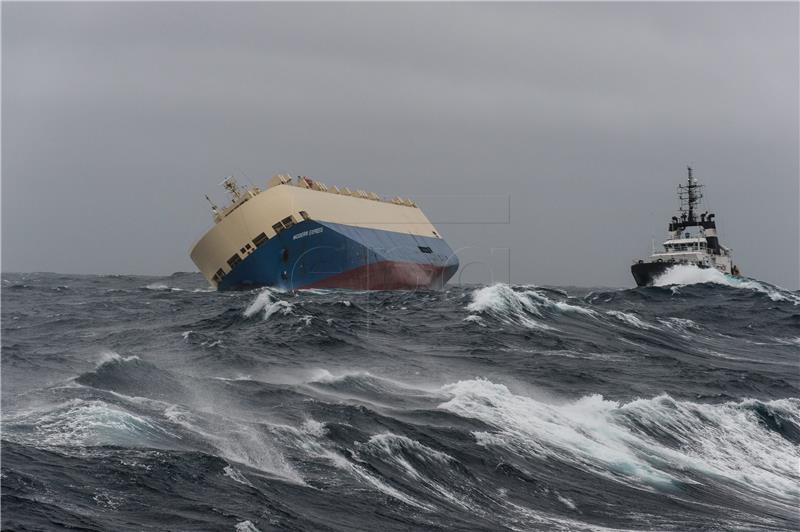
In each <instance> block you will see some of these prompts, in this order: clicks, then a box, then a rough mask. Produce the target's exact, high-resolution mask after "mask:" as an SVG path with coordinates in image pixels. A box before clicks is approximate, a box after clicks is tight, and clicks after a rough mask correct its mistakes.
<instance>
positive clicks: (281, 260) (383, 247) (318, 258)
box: [218, 220, 458, 290]
mask: <svg viewBox="0 0 800 532" xmlns="http://www.w3.org/2000/svg"><path fill="white" fill-rule="evenodd" d="M457 269H458V258H457V257H456V256H455V254H454V253H453V250H452V249H450V246H448V245H447V242H445V241H444V240H443V239H441V238H434V237H424V236H418V235H409V234H406V233H396V232H393V231H382V230H378V229H365V228H362V227H354V226H350V225H343V224H335V223H328V222H318V221H316V220H306V221H303V222H300V223H298V224H295V225H294V226H292V227H290V228H289V229H285V230H283V231H281V232H280V233H279V234H278V235H277V236H275V237H274V238H271V239H270V240H268V241H266V242H264V243H263V244H262V245H261V246H260V247H259V248H257V249H256V250H255V251H253V252H252V253H251V254H250V255H248V256H247V257H245V258H244V259H243V260H242V262H240V263H239V264H238V265H236V267H235V268H234V269H233V270H232V271H231V272H230V273H228V275H226V276H225V277H224V278H223V279H222V281H220V283H219V286H218V288H219V290H235V289H246V288H252V287H255V286H277V287H281V288H286V289H290V290H293V289H298V288H304V287H311V286H320V287H345V288H367V289H369V288H376V289H392V288H417V287H420V288H428V287H430V288H433V287H438V286H441V285H444V283H446V282H447V281H448V280H449V279H450V278H451V277H452V276H453V274H455V272H456V270H457Z"/></svg>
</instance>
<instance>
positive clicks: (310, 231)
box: [292, 227, 323, 240]
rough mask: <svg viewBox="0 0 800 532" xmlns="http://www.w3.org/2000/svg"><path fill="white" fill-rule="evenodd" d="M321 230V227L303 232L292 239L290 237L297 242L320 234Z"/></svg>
mask: <svg viewBox="0 0 800 532" xmlns="http://www.w3.org/2000/svg"><path fill="white" fill-rule="evenodd" d="M322 230H323V228H322V227H317V228H316V229H309V230H308V231H303V232H302V233H297V234H296V235H294V237H292V239H293V240H298V239H300V238H305V237H307V236H311V235H316V234H318V233H321V232H322Z"/></svg>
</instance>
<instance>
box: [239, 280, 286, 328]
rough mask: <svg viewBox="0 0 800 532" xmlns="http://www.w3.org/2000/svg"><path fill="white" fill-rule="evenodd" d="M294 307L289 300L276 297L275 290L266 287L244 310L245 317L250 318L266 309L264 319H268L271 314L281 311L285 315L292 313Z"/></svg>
mask: <svg viewBox="0 0 800 532" xmlns="http://www.w3.org/2000/svg"><path fill="white" fill-rule="evenodd" d="M293 308H294V307H293V306H292V304H291V303H289V302H288V301H284V300H282V299H276V298H275V297H274V296H273V290H272V289H270V288H265V289H263V290H262V291H261V292H259V294H258V295H257V296H256V298H255V300H253V302H252V303H250V305H248V307H247V308H246V309H245V311H244V317H245V318H249V317H251V316H253V315H254V314H256V313H258V312H260V311H262V310H263V311H264V319H265V320H268V319H269V317H270V316H272V315H273V314H275V313H278V312H280V313H281V314H283V315H284V316H286V315H289V314H291V313H292V309H293Z"/></svg>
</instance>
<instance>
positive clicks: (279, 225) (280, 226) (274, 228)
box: [272, 222, 283, 234]
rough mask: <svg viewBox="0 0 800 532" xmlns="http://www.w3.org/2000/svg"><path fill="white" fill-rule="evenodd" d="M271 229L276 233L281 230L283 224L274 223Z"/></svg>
mask: <svg viewBox="0 0 800 532" xmlns="http://www.w3.org/2000/svg"><path fill="white" fill-rule="evenodd" d="M272 230H273V231H275V233H276V234H277V233H280V232H281V231H283V224H282V223H280V222H278V223H276V224H275V225H273V226H272Z"/></svg>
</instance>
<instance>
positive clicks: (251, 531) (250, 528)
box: [236, 521, 261, 532]
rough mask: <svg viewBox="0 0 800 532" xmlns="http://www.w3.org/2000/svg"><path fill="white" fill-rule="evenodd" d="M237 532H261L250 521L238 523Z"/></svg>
mask: <svg viewBox="0 0 800 532" xmlns="http://www.w3.org/2000/svg"><path fill="white" fill-rule="evenodd" d="M236 532H261V531H260V530H259V529H257V528H256V525H254V524H253V523H252V522H250V521H241V522H239V523H236Z"/></svg>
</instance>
